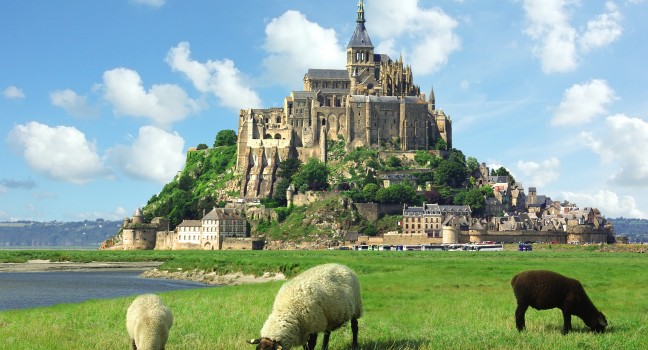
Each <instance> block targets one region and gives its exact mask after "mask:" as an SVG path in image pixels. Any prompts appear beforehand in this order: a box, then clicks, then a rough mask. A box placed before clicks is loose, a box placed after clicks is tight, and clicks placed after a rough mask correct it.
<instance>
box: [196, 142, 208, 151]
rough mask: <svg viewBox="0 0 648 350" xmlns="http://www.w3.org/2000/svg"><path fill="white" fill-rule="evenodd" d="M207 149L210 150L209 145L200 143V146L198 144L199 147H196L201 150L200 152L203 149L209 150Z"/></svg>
mask: <svg viewBox="0 0 648 350" xmlns="http://www.w3.org/2000/svg"><path fill="white" fill-rule="evenodd" d="M207 148H209V146H207V145H206V144H204V143H200V144H198V146H197V147H196V149H197V150H199V151H200V150H201V149H207Z"/></svg>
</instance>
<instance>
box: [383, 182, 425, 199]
mask: <svg viewBox="0 0 648 350" xmlns="http://www.w3.org/2000/svg"><path fill="white" fill-rule="evenodd" d="M376 202H379V203H401V204H404V203H407V204H420V202H421V198H419V197H418V196H417V194H416V191H414V189H413V188H412V187H411V186H410V185H409V184H396V185H391V186H389V187H386V188H381V189H379V190H378V191H376Z"/></svg>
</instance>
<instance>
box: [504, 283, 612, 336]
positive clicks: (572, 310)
mask: <svg viewBox="0 0 648 350" xmlns="http://www.w3.org/2000/svg"><path fill="white" fill-rule="evenodd" d="M511 286H513V293H514V294H515V298H516V299H517V309H515V325H516V327H517V329H518V331H522V330H523V329H524V328H525V323H524V314H525V313H526V310H527V308H528V307H529V306H531V307H533V308H534V309H536V310H548V309H553V308H559V309H560V310H561V311H562V314H563V320H564V324H563V330H562V333H563V334H567V333H568V332H569V331H570V330H571V329H572V325H571V315H576V316H578V317H580V318H581V319H582V320H583V321H584V322H585V324H586V325H587V326H588V327H589V328H591V329H592V330H593V331H594V332H601V333H603V332H605V327H607V320H606V319H605V316H604V315H603V313H601V312H600V311H599V310H598V309H597V308H596V306H594V304H593V303H592V301H591V300H590V298H589V297H588V296H587V293H585V289H583V286H582V285H581V283H580V282H579V281H578V280H576V279H573V278H569V277H566V276H563V275H561V274H559V273H556V272H552V271H546V270H531V271H524V272H520V273H518V274H517V275H515V276H514V277H513V279H512V280H511Z"/></svg>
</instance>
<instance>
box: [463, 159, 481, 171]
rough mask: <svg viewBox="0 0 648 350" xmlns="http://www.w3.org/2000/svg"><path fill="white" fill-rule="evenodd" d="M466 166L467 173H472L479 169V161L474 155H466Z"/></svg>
mask: <svg viewBox="0 0 648 350" xmlns="http://www.w3.org/2000/svg"><path fill="white" fill-rule="evenodd" d="M466 167H467V168H468V174H471V175H472V174H474V173H476V172H478V171H479V161H478V160H477V158H475V157H468V158H467V159H466Z"/></svg>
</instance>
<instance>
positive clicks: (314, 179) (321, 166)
mask: <svg viewBox="0 0 648 350" xmlns="http://www.w3.org/2000/svg"><path fill="white" fill-rule="evenodd" d="M328 176H329V169H328V167H327V166H326V164H325V163H323V162H321V161H319V160H318V159H317V158H310V159H308V161H307V162H306V163H304V164H302V165H301V166H300V167H299V170H298V171H297V173H295V174H294V175H293V177H292V180H293V184H294V185H295V188H297V189H299V191H300V192H303V191H305V190H306V191H307V190H312V191H322V190H326V189H328V188H329V183H328Z"/></svg>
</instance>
